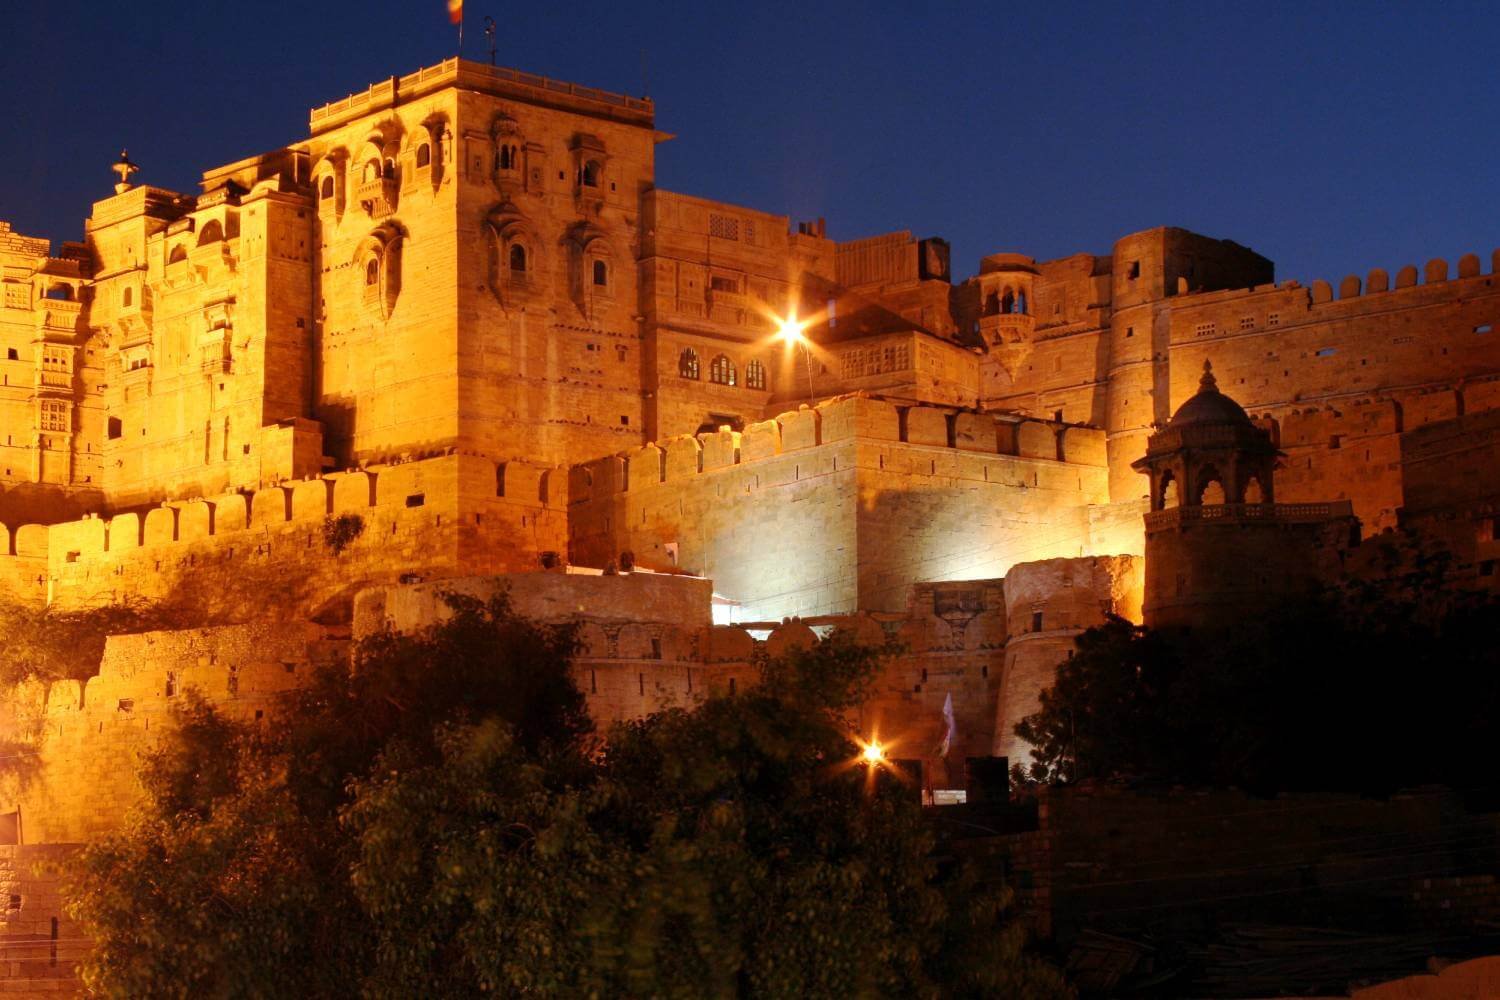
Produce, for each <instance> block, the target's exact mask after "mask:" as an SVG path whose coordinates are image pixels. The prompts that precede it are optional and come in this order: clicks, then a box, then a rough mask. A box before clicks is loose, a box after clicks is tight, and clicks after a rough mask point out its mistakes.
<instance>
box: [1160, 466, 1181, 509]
mask: <svg viewBox="0 0 1500 1000" xmlns="http://www.w3.org/2000/svg"><path fill="white" fill-rule="evenodd" d="M1177 503H1178V499H1177V480H1176V479H1174V478H1173V477H1172V474H1171V473H1170V472H1168V473H1167V474H1166V475H1164V476H1163V477H1162V480H1161V496H1160V497H1159V498H1158V503H1157V509H1158V510H1170V509H1172V508H1173V507H1176V506H1177Z"/></svg>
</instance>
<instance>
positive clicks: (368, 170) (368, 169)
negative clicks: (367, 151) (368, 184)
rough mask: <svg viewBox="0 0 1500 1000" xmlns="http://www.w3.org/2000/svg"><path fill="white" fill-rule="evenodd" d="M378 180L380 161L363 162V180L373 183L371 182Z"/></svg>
mask: <svg viewBox="0 0 1500 1000" xmlns="http://www.w3.org/2000/svg"><path fill="white" fill-rule="evenodd" d="M379 178H380V161H379V160H366V161H365V172H364V179H365V180H367V181H373V180H378V179H379Z"/></svg>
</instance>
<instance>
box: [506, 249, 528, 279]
mask: <svg viewBox="0 0 1500 1000" xmlns="http://www.w3.org/2000/svg"><path fill="white" fill-rule="evenodd" d="M510 269H511V270H512V271H514V272H515V273H516V274H525V273H526V248H525V247H523V246H522V245H521V244H519V243H512V244H511V245H510Z"/></svg>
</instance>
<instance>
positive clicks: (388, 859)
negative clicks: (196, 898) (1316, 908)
mask: <svg viewBox="0 0 1500 1000" xmlns="http://www.w3.org/2000/svg"><path fill="white" fill-rule="evenodd" d="M876 664H877V660H876V657H875V656H874V655H873V654H872V653H871V652H870V651H868V650H864V649H861V648H859V647H857V646H855V645H854V644H853V643H851V642H849V641H847V640H845V639H838V638H836V639H834V640H832V641H829V642H826V643H823V644H820V645H819V646H817V647H814V648H812V649H810V650H800V651H794V652H791V653H789V654H788V655H787V656H786V657H784V658H782V659H779V660H776V661H772V662H771V663H770V664H769V665H768V667H767V669H766V674H765V678H764V680H763V683H762V684H761V685H760V686H758V687H756V688H753V689H751V690H750V691H748V692H745V693H742V694H740V695H738V696H718V697H711V698H709V699H708V700H707V701H706V702H704V703H703V704H702V705H700V706H698V707H696V708H694V709H691V710H686V709H680V708H679V709H670V710H667V711H663V712H659V713H656V714H654V715H652V716H650V717H648V718H646V719H643V720H638V721H633V722H627V723H623V724H621V725H618V726H616V727H615V728H614V729H613V730H611V732H610V734H609V738H608V741H607V743H606V745H605V748H604V750H603V753H602V755H601V756H600V757H599V758H598V760H597V764H596V767H595V769H594V775H593V780H592V781H590V782H588V783H587V784H582V785H571V786H566V787H562V786H557V785H552V786H550V787H549V783H548V781H547V779H546V774H545V771H544V770H543V769H540V768H536V767H534V766H530V765H528V763H527V761H528V758H527V756H526V755H525V754H523V753H519V752H518V748H517V747H516V745H515V744H514V742H513V741H511V740H510V739H508V738H507V736H506V735H505V733H504V730H503V729H502V728H498V727H494V726H490V725H485V724H480V725H470V726H464V727H451V728H449V729H447V730H446V731H445V733H444V736H443V740H442V743H443V746H444V756H443V759H442V760H441V761H440V762H438V763H436V764H432V765H429V766H426V767H417V768H411V767H409V766H407V761H406V760H404V759H403V757H402V756H401V754H399V753H394V754H389V755H387V756H386V757H385V758H384V760H383V763H382V765H381V766H380V767H377V768H374V769H373V770H372V772H371V777H370V779H369V780H368V781H366V782H362V783H361V784H360V786H359V788H358V789H357V792H356V795H355V801H354V803H353V804H352V805H351V807H350V808H349V810H348V811H347V812H346V820H347V821H348V822H349V824H350V826H351V827H352V828H353V829H354V831H355V832H356V835H357V836H358V838H359V843H360V850H361V858H360V862H359V864H358V865H356V869H355V884H356V887H357V892H358V894H359V897H360V900H361V902H362V903H363V904H364V906H365V907H366V909H367V910H368V911H369V912H370V913H372V914H377V915H378V918H377V920H376V923H377V925H378V929H377V934H378V937H379V941H378V944H377V946H376V954H377V963H376V967H375V969H374V972H373V974H372V976H371V978H370V979H369V980H368V981H367V990H368V991H369V992H370V993H371V994H372V995H377V996H391V997H395V996H409V995H412V994H414V993H421V994H422V995H424V996H454V997H457V996H472V995H475V994H476V993H480V992H485V993H498V994H501V995H515V994H522V993H543V994H547V995H556V994H562V995H569V996H572V995H585V996H616V995H624V996H676V997H701V996H808V997H821V996H850V995H854V996H876V995H918V996H936V995H940V994H941V995H953V996H969V995H972V996H993V995H1003V994H1004V993H1005V992H1012V993H1013V995H1017V996H1028V997H1048V996H1062V995H1065V994H1066V990H1065V987H1064V986H1063V984H1062V981H1061V979H1060V978H1059V977H1058V976H1057V974H1056V973H1055V972H1053V971H1051V970H1050V969H1048V968H1046V967H1045V966H1043V965H1042V964H1041V963H1039V962H1037V961H1036V960H1034V959H1032V958H1029V957H1027V956H1026V955H1024V954H1023V952H1022V935H1021V932H1020V930H1019V928H1017V927H1013V926H1007V925H1004V924H1002V922H1001V920H1000V909H1001V904H1002V903H1003V900H1002V899H999V898H995V897H985V896H982V895H980V894H979V893H978V892H977V891H976V890H975V888H974V886H973V884H972V883H971V882H968V881H965V880H963V879H957V880H954V881H953V882H951V883H949V884H945V885H940V884H936V883H935V880H934V877H935V872H934V868H933V865H932V862H931V860H930V856H931V853H932V848H933V840H932V836H931V834H930V832H929V828H928V827H927V825H926V823H925V821H924V819H923V817H922V815H921V810H920V808H919V807H918V806H917V805H916V803H915V801H914V797H913V796H912V795H911V793H910V789H906V788H903V787H901V785H900V783H899V782H897V781H895V780H893V779H892V780H885V781H879V782H874V783H870V782H868V781H867V773H866V771H865V767H864V765H862V764H858V763H856V760H857V758H858V747H857V746H856V745H855V744H854V743H852V742H851V740H850V738H849V736H848V734H847V728H846V726H845V724H844V722H843V719H842V714H841V713H842V712H843V711H844V710H845V709H847V708H849V707H850V706H852V705H853V704H854V703H855V702H856V701H857V699H858V697H859V694H860V692H861V691H862V690H863V689H864V687H865V685H866V684H867V683H868V681H869V679H870V676H871V674H872V672H873V669H874V668H875V666H876Z"/></svg>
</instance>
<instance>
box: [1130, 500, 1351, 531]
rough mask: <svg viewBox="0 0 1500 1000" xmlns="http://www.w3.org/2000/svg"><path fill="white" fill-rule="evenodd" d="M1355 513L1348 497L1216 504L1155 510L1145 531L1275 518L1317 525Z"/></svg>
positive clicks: (1289, 522) (1284, 522)
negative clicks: (1294, 501)
mask: <svg viewBox="0 0 1500 1000" xmlns="http://www.w3.org/2000/svg"><path fill="white" fill-rule="evenodd" d="M1353 516H1354V505H1353V503H1351V502H1350V501H1348V500H1334V501H1330V502H1329V503H1217V504H1205V505H1203V506H1198V507H1172V508H1169V509H1168V510H1153V511H1151V512H1149V513H1148V514H1147V515H1146V530H1147V531H1161V530H1163V529H1166V528H1178V527H1182V526H1183V525H1186V524H1193V523H1202V524H1245V523H1265V522H1270V521H1274V522H1278V523H1281V524H1317V523H1319V522H1322V521H1332V520H1335V519H1337V518H1341V517H1353Z"/></svg>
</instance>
